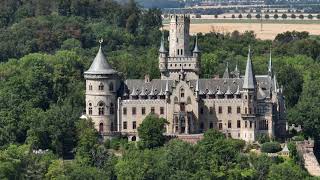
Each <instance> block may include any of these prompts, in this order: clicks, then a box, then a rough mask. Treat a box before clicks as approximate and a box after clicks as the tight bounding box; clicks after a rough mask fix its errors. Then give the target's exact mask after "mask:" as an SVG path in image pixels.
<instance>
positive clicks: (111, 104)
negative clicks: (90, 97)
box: [110, 103, 114, 114]
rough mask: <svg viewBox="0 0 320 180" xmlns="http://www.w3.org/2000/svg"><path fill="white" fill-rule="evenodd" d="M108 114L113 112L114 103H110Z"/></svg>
mask: <svg viewBox="0 0 320 180" xmlns="http://www.w3.org/2000/svg"><path fill="white" fill-rule="evenodd" d="M110 114H114V105H113V103H110Z"/></svg>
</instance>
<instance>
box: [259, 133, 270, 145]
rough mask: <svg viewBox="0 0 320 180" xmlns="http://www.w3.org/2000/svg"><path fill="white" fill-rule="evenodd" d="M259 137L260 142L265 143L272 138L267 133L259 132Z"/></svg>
mask: <svg viewBox="0 0 320 180" xmlns="http://www.w3.org/2000/svg"><path fill="white" fill-rule="evenodd" d="M257 139H258V142H259V143H260V144H263V143H266V142H270V138H269V136H268V135H266V134H259V135H258V137H257Z"/></svg>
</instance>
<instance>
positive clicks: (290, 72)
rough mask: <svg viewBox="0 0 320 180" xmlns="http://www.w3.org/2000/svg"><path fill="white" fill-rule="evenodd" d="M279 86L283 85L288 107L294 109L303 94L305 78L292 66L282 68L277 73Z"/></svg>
mask: <svg viewBox="0 0 320 180" xmlns="http://www.w3.org/2000/svg"><path fill="white" fill-rule="evenodd" d="M277 77H278V81H279V84H283V85H284V87H283V89H284V95H285V97H286V106H287V107H288V108H292V107H294V106H295V105H296V104H297V103H298V100H299V97H300V95H301V92H302V86H303V77H302V74H301V72H299V71H298V70H297V69H296V68H294V67H293V66H292V65H284V66H282V67H281V68H280V69H279V71H278V73H277Z"/></svg>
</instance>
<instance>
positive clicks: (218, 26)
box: [164, 23, 320, 40]
mask: <svg viewBox="0 0 320 180" xmlns="http://www.w3.org/2000/svg"><path fill="white" fill-rule="evenodd" d="M164 28H165V29H168V25H167V24H165V26H164ZM235 30H237V31H239V32H245V31H254V32H255V34H256V35H257V38H259V39H264V40H265V39H270V40H273V39H274V38H275V37H276V35H277V34H279V33H283V32H285V31H294V30H295V31H307V32H309V33H310V34H311V35H320V24H281V23H265V24H263V26H262V31H261V24H260V23H191V29H190V32H191V34H194V33H200V32H202V33H208V32H212V31H214V32H220V33H227V32H233V31H235Z"/></svg>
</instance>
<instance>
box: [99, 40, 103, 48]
mask: <svg viewBox="0 0 320 180" xmlns="http://www.w3.org/2000/svg"><path fill="white" fill-rule="evenodd" d="M102 43H103V39H102V38H101V39H100V40H99V44H100V48H101V46H102Z"/></svg>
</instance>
